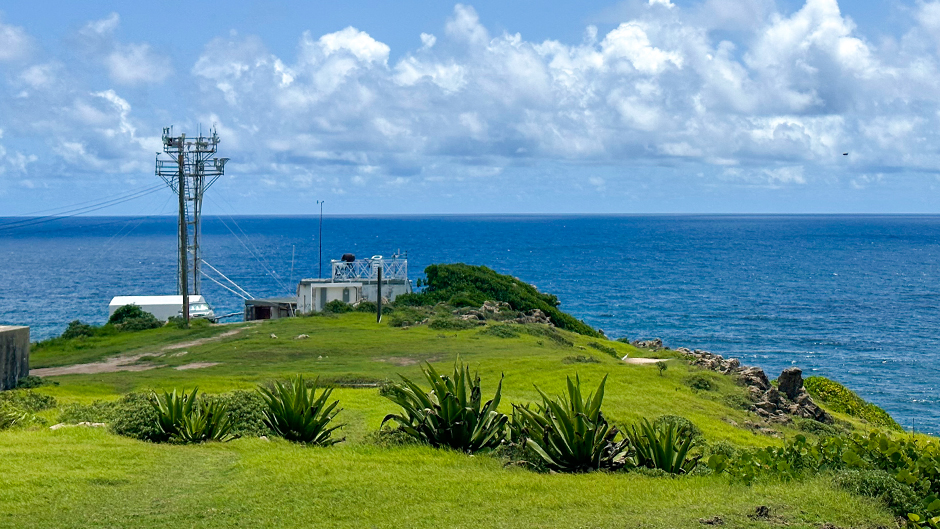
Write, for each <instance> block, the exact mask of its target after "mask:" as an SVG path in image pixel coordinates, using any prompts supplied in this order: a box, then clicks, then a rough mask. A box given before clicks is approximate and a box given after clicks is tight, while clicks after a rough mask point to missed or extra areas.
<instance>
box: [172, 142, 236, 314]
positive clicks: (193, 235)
mask: <svg viewBox="0 0 940 529" xmlns="http://www.w3.org/2000/svg"><path fill="white" fill-rule="evenodd" d="M218 145H219V134H218V132H216V131H215V129H213V130H212V131H211V132H210V134H209V135H208V136H203V135H202V133H201V132H200V133H199V134H198V135H197V136H196V137H195V138H189V139H187V138H186V135H185V134H180V135H179V136H173V129H172V128H170V127H165V128H164V129H163V153H159V152H158V153H157V161H156V174H157V176H159V177H160V178H162V179H163V181H164V182H166V185H167V186H168V187H169V188H170V189H172V190H173V192H174V193H178V194H179V199H180V203H179V209H180V227H179V228H180V229H179V239H180V248H181V250H180V262H179V274H178V277H177V293H178V294H182V295H188V294H193V295H198V294H200V285H199V284H200V276H201V275H202V274H203V272H202V270H201V267H202V251H201V248H200V246H201V242H202V241H201V239H202V237H201V234H202V197H203V195H204V194H205V192H206V190H207V189H209V187H210V186H211V185H212V184H213V183H214V182H215V181H216V180H218V179H219V177H220V176H222V174H223V173H224V171H225V163H226V162H228V158H217V157H216V151H217V150H218ZM190 230H192V231H191V232H190ZM190 256H192V263H190V262H189V259H190ZM190 272H191V274H190ZM183 310H184V311H188V310H189V305H186V306H185V307H184V308H183Z"/></svg>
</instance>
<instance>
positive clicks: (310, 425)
mask: <svg viewBox="0 0 940 529" xmlns="http://www.w3.org/2000/svg"><path fill="white" fill-rule="evenodd" d="M258 391H259V392H261V397H262V398H263V399H264V404H265V408H264V411H263V413H264V424H265V425H266V426H267V427H268V428H270V429H271V431H272V432H273V433H274V434H275V435H278V436H280V437H283V438H284V439H287V440H288V441H293V442H296V443H303V444H308V445H312V446H330V445H334V444H336V443H340V442H342V441H343V439H336V438H334V437H333V432H334V431H336V430H337V429H339V428H341V427H342V425H333V424H332V423H333V419H335V418H336V415H337V414H339V412H340V410H338V409H336V407H337V406H338V405H339V401H333V402H330V401H329V400H330V395H331V394H332V393H333V390H332V388H325V389H323V391H321V392H320V394H319V396H318V395H317V392H316V383H314V384H313V387H307V383H306V382H305V381H304V377H303V376H302V375H298V376H296V377H292V378H290V379H288V380H287V381H286V382H274V383H273V384H271V387H270V388H267V387H263V386H262V387H260V388H259V389H258Z"/></svg>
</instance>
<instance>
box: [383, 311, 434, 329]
mask: <svg viewBox="0 0 940 529" xmlns="http://www.w3.org/2000/svg"><path fill="white" fill-rule="evenodd" d="M382 314H383V315H384V314H385V312H384V311H383V312H382ZM429 315H430V311H429V310H427V309H426V308H416V307H408V306H406V307H398V308H396V309H395V310H394V311H392V313H391V314H389V315H388V316H386V317H385V319H386V320H385V321H387V322H388V324H389V326H391V327H410V326H412V325H417V324H419V323H421V322H422V321H424V320H426V319H428V316H429Z"/></svg>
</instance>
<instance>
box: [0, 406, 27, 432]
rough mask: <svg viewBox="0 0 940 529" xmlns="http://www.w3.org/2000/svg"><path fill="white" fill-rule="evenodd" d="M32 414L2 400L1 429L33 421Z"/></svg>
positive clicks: (0, 409)
mask: <svg viewBox="0 0 940 529" xmlns="http://www.w3.org/2000/svg"><path fill="white" fill-rule="evenodd" d="M31 419H32V414H30V413H29V412H27V411H26V410H24V409H22V408H19V407H17V406H14V405H13V404H11V403H10V402H6V401H4V402H0V430H6V429H7V428H12V427H14V426H19V425H22V424H28V423H29V422H31Z"/></svg>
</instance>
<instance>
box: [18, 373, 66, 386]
mask: <svg viewBox="0 0 940 529" xmlns="http://www.w3.org/2000/svg"><path fill="white" fill-rule="evenodd" d="M58 385H59V383H58V382H56V381H54V380H49V379H46V378H42V377H38V376H36V375H26V376H25V377H22V378H20V379H19V380H17V381H16V389H33V388H38V387H41V386H58Z"/></svg>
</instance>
